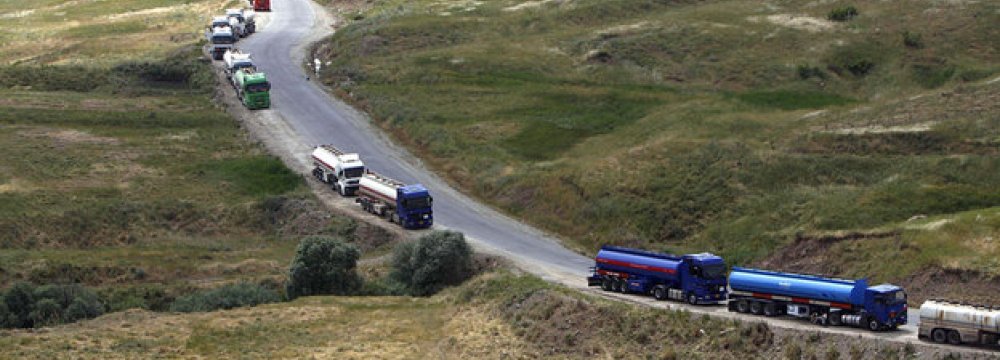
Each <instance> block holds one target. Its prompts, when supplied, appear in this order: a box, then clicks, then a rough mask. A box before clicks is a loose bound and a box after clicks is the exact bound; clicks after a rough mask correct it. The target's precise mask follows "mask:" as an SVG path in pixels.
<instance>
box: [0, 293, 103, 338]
mask: <svg viewBox="0 0 1000 360" xmlns="http://www.w3.org/2000/svg"><path fill="white" fill-rule="evenodd" d="M2 299H3V304H2V305H0V326H2V327H5V328H31V327H42V326H49V325H56V324H62V323H69V322H75V321H79V320H83V319H90V318H94V317H97V316H100V315H101V314H103V313H104V304H103V303H102V302H101V300H100V298H98V296H97V294H95V293H94V292H93V291H91V290H90V289H87V288H85V287H83V286H80V285H77V284H73V285H43V286H39V287H35V286H33V285H31V284H29V283H26V282H21V283H17V284H14V286H13V287H11V289H10V290H8V291H7V293H6V294H4V295H3V297H2Z"/></svg>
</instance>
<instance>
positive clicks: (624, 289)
mask: <svg viewBox="0 0 1000 360" xmlns="http://www.w3.org/2000/svg"><path fill="white" fill-rule="evenodd" d="M618 291H621V293H622V294H628V292H629V291H628V280H626V279H621V280H619V282H618Z"/></svg>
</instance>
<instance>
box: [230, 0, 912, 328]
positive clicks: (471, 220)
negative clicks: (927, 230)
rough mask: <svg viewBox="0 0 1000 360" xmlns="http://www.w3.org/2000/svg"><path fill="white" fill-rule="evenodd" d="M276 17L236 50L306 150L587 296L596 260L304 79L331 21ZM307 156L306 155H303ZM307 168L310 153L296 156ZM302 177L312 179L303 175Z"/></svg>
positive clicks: (287, 1) (283, 10)
mask: <svg viewBox="0 0 1000 360" xmlns="http://www.w3.org/2000/svg"><path fill="white" fill-rule="evenodd" d="M273 6H274V12H272V13H270V14H269V15H267V17H268V19H267V22H266V26H264V27H263V30H262V31H260V32H259V33H257V34H255V35H253V36H252V37H251V38H248V39H245V40H243V41H242V42H241V43H240V44H239V47H240V48H242V49H244V50H246V51H249V52H250V53H252V54H253V56H254V60H255V61H256V62H257V63H258V65H259V67H260V68H261V69H262V70H263V71H265V72H266V73H267V74H268V77H269V79H270V81H271V82H272V87H273V89H274V91H272V93H271V97H272V104H273V108H272V109H271V110H266V111H269V112H275V113H276V114H277V115H279V118H281V119H283V121H284V122H285V123H287V126H289V127H290V128H291V129H292V130H293V131H294V132H295V133H296V135H297V136H298V138H299V141H301V142H305V143H306V144H307V145H308V146H312V145H316V144H334V145H336V146H337V147H339V148H342V149H346V150H348V151H353V152H357V153H359V154H361V157H362V159H363V160H364V161H365V163H366V164H367V165H368V166H369V167H370V168H372V169H374V170H376V171H378V172H381V173H383V174H386V175H388V176H390V177H392V178H396V179H399V180H402V181H403V182H407V183H422V184H424V185H425V186H426V187H427V188H428V189H429V190H430V191H431V194H432V195H433V196H434V216H435V218H436V222H437V224H438V225H439V226H440V227H444V228H451V229H456V230H460V231H462V232H464V233H465V234H466V235H467V236H468V237H469V238H471V239H472V240H473V242H474V244H476V245H477V247H478V248H479V249H481V250H486V251H490V252H494V253H498V254H500V255H504V256H505V257H506V258H508V259H511V260H512V261H514V262H515V263H516V264H517V265H519V266H520V267H521V268H522V269H526V270H528V271H530V272H532V273H534V274H536V275H538V276H541V277H542V278H544V279H547V280H550V281H555V282H559V283H562V284H564V285H567V286H570V287H574V288H578V289H584V288H585V285H586V284H584V283H583V277H584V276H585V275H586V271H587V268H588V267H589V266H591V265H592V264H593V262H592V260H591V259H589V258H587V257H585V256H582V255H580V254H577V253H575V252H573V251H570V250H568V249H566V248H564V247H563V246H561V245H560V244H559V243H558V241H557V240H556V239H554V238H552V237H550V236H547V235H545V234H543V232H541V231H539V230H537V229H534V228H531V227H528V226H526V225H524V224H522V223H520V222H518V221H516V220H513V219H511V218H509V217H507V216H505V215H503V214H500V213H499V212H497V211H495V210H493V209H491V208H489V207H487V206H484V205H482V204H480V203H478V202H476V201H475V200H473V199H471V198H469V197H468V196H465V195H463V194H461V193H459V192H458V191H456V190H454V189H453V188H451V187H450V186H448V184H447V183H446V182H445V181H443V180H441V179H440V178H438V177H436V176H434V175H433V174H431V172H429V171H427V170H426V169H425V168H423V167H422V166H421V165H420V163H419V161H418V160H417V159H415V158H414V157H413V156H411V155H410V154H409V153H407V152H406V150H405V149H402V148H399V147H398V146H396V145H394V144H392V142H391V141H389V140H388V139H387V138H386V137H385V136H384V135H383V134H382V133H381V132H379V131H378V130H376V129H374V128H372V127H371V125H370V123H369V122H368V120H367V119H366V118H365V117H364V116H363V115H360V114H358V113H357V112H356V111H354V110H353V109H351V108H350V107H349V106H347V105H345V104H343V103H342V102H340V101H338V100H335V99H332V98H331V97H330V96H329V95H328V94H327V93H326V92H325V91H324V90H323V89H322V88H321V87H319V86H317V85H316V84H314V83H312V82H310V81H308V80H307V79H306V74H305V71H304V70H303V65H304V64H305V60H303V59H302V56H303V45H304V42H306V41H310V39H316V37H317V34H323V33H324V32H327V30H325V29H323V28H318V27H320V26H327V25H326V24H324V21H327V19H326V18H325V17H323V16H321V15H324V14H317V13H316V9H315V8H314V7H313V4H311V2H310V1H309V0H282V1H277V2H274V3H273ZM301 148H302V149H307V148H308V147H301ZM295 156H296V157H297V158H300V159H299V160H300V162H302V163H303V164H305V163H307V162H306V160H305V159H306V158H307V157H308V153H307V151H303V152H302V153H301V154H295ZM299 170H301V171H308V170H306V168H305V167H301V168H300V169H299ZM591 291H592V292H594V293H597V294H601V295H603V296H606V297H612V298H616V299H619V300H624V301H630V302H636V303H642V304H645V305H649V306H654V307H659V308H673V309H678V308H682V309H686V310H688V311H692V312H696V313H710V314H714V315H718V316H725V317H736V318H747V316H746V315H741V314H732V313H728V312H727V311H726V310H725V308H724V307H722V306H718V307H706V306H698V307H692V306H688V305H686V304H676V303H664V302H656V301H653V300H652V299H650V298H643V297H639V296H634V295H632V296H624V295H617V294H605V293H601V292H599V291H594V290H591ZM909 318H910V319H911V324H910V325H907V326H905V327H903V328H901V329H900V330H899V331H895V332H889V333H871V332H867V331H862V330H858V329H850V328H818V327H813V326H812V325H809V324H803V322H801V321H796V320H789V319H764V318H759V317H753V318H752V319H755V320H758V321H759V320H766V321H768V322H769V323H772V324H774V325H777V326H781V327H792V328H799V327H802V328H809V329H811V330H813V331H825V332H832V333H842V334H854V335H861V336H864V337H878V338H883V339H888V340H895V341H915V340H916V335H915V331H916V327H915V323H916V320H917V319H918V314H917V309H910V317H909Z"/></svg>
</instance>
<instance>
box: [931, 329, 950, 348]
mask: <svg viewBox="0 0 1000 360" xmlns="http://www.w3.org/2000/svg"><path fill="white" fill-rule="evenodd" d="M931 340H934V342H936V343H938V344H944V342H945V341H948V331H947V330H945V329H934V331H931Z"/></svg>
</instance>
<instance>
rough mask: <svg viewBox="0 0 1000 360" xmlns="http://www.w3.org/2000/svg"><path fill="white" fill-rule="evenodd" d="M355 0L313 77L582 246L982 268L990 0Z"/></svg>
mask: <svg viewBox="0 0 1000 360" xmlns="http://www.w3.org/2000/svg"><path fill="white" fill-rule="evenodd" d="M365 4H368V3H360V2H349V3H346V4H341V3H337V4H334V6H341V7H342V8H343V9H347V11H352V12H354V13H356V14H357V15H355V16H354V18H355V19H356V20H355V21H354V22H353V24H351V25H349V26H347V27H346V28H344V29H343V30H341V31H339V32H338V33H337V34H336V35H335V36H333V37H332V38H331V39H330V40H329V41H328V42H326V43H324V44H321V45H320V46H319V47H318V48H317V50H316V51H317V53H318V54H319V56H321V57H324V58H327V59H328V60H329V61H330V62H331V63H330V65H329V67H328V68H327V69H326V70H325V73H324V75H323V78H324V80H325V81H326V82H327V83H328V84H330V85H332V86H334V87H336V88H337V91H338V93H339V94H340V95H341V96H342V97H344V98H346V99H348V100H350V101H353V102H354V103H355V104H358V105H359V106H361V107H363V108H365V109H367V110H369V111H370V112H371V113H372V114H373V115H374V116H375V117H376V118H377V119H378V121H379V122H380V123H381V124H382V125H383V126H384V127H385V128H387V129H389V130H390V131H392V132H393V133H394V134H395V135H396V136H397V138H399V139H400V140H402V141H404V142H406V143H408V144H410V145H411V147H413V148H414V149H416V150H417V152H418V153H420V154H422V155H423V156H424V157H425V158H426V159H428V160H429V162H431V163H432V164H434V165H435V166H436V167H437V168H438V169H440V170H441V171H442V172H443V173H445V174H447V175H448V176H449V177H450V178H451V179H452V180H453V181H454V182H456V183H458V184H460V185H461V186H462V187H463V188H465V189H466V190H467V191H468V192H470V193H473V194H475V195H477V196H479V197H481V198H483V199H486V200H487V201H489V202H490V203H492V204H495V205H496V206H498V207H500V208H502V209H504V210H506V211H508V212H510V213H512V214H515V215H518V216H519V217H521V218H523V219H528V221H529V222H532V223H533V224H535V225H538V226H540V227H543V228H546V229H548V230H552V231H555V232H557V233H560V234H562V235H564V237H565V238H567V239H570V243H571V245H573V246H576V247H578V248H580V249H581V250H583V251H585V252H592V251H594V249H595V248H596V247H597V246H599V244H603V243H615V244H622V245H629V246H638V247H645V248H653V249H664V250H669V251H675V252H683V251H706V250H707V251H713V252H716V253H721V254H722V255H724V256H725V257H727V259H729V261H730V262H732V263H735V264H743V265H753V264H771V266H772V267H779V268H782V266H781V265H778V266H775V263H774V262H767V259H768V258H769V257H770V256H773V254H775V253H776V252H777V251H779V250H781V249H785V248H787V247H788V246H792V245H793V244H794V243H795V239H796V238H811V237H824V236H833V237H839V236H841V235H843V233H849V232H859V233H889V234H891V235H889V236H885V237H882V238H884V239H889V242H890V243H891V244H886V243H885V242H868V241H862V239H868V238H870V237H853V238H851V237H847V238H846V239H845V240H844V241H843V243H844V244H846V245H843V246H845V247H846V249H841V248H837V249H836V250H837V251H840V252H838V253H837V254H838V255H839V256H829V257H827V258H824V259H823V260H822V261H824V262H826V263H827V264H828V266H824V267H815V266H813V267H810V266H798V267H796V266H788V267H784V268H785V269H789V270H808V271H823V272H829V273H833V274H835V275H840V276H867V275H872V276H874V277H875V278H876V279H877V280H892V281H905V280H906V279H907V277H909V276H915V274H918V273H921V271H925V270H924V269H927V268H931V269H942V268H944V269H958V270H960V271H969V272H971V273H972V274H973V275H974V276H975V277H980V276H982V277H986V278H987V279H988V278H992V277H995V276H996V275H997V274H998V272H1000V266H997V265H998V264H996V263H995V259H996V258H997V257H998V255H1000V247H998V246H997V245H996V242H994V241H993V240H992V239H993V238H995V237H996V236H997V235H1000V232H998V231H997V226H996V225H997V220H998V213H997V211H996V209H995V208H994V207H995V206H998V205H1000V192H998V189H1000V186H998V185H1000V176H998V175H997V174H1000V172H998V171H996V169H997V167H998V165H1000V157H998V156H997V155H998V144H1000V131H998V129H1000V111H998V110H1000V109H998V108H997V104H998V102H997V101H996V100H997V97H996V96H997V95H996V94H998V93H1000V82H998V81H996V80H991V79H993V78H995V73H996V72H997V71H998V70H1000V67H998V62H997V59H998V58H1000V53H998V51H1000V47H998V46H997V44H996V39H997V38H998V35H1000V29H998V28H997V27H996V26H994V24H996V23H997V22H998V21H1000V12H998V5H997V4H995V3H991V2H938V1H908V2H891V3H890V2H881V1H857V2H852V3H847V2H840V1H835V2H822V3H819V2H811V1H784V2H764V3H760V2H745V1H592V0H567V1H537V2H536V1H529V2H519V1H489V2H478V1H474V2H469V1H417V2H413V1H408V2H400V1H379V2H374V3H370V4H369V5H371V6H370V7H366V5H365ZM846 6H854V7H855V9H856V10H857V12H858V13H859V15H857V16H856V17H854V18H851V19H848V20H846V21H833V20H829V19H828V15H830V14H831V13H833V12H835V11H836V10H840V9H843V8H845V7H846ZM359 9H360V10H359ZM926 216H929V217H930V219H931V220H925V222H920V221H918V220H915V221H914V222H908V220H910V219H920V218H922V217H926ZM970 218H971V219H974V220H971V221H967V220H968V219H970ZM962 219H966V220H962ZM932 221H943V222H942V223H941V224H944V225H943V226H922V225H921V224H924V225H926V224H927V223H930V222H932ZM889 245H891V246H889ZM800 256H810V254H803V255H800ZM816 261H817V262H819V261H821V260H819V259H817V260H816ZM933 271H940V270H933ZM980 295H983V296H986V295H988V294H980Z"/></svg>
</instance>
